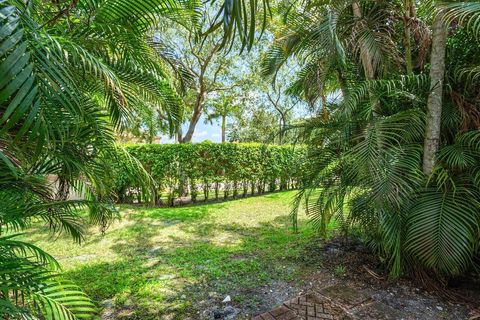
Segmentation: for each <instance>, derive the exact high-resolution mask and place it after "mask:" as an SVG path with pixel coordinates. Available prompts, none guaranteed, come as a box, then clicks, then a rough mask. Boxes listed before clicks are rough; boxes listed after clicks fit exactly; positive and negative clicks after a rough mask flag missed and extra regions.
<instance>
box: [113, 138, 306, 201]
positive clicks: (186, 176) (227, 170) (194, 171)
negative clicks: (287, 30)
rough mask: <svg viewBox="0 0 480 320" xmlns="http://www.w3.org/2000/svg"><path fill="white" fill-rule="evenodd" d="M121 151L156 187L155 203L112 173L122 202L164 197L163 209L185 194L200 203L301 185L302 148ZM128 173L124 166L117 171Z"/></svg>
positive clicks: (129, 181) (128, 180)
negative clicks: (143, 170) (147, 174)
mask: <svg viewBox="0 0 480 320" xmlns="http://www.w3.org/2000/svg"><path fill="white" fill-rule="evenodd" d="M126 150H127V151H128V152H129V153H130V154H131V155H132V156H133V157H135V158H136V159H138V161H140V163H141V164H142V165H143V167H144V168H145V170H146V171H147V172H148V173H149V174H150V176H151V177H152V179H153V180H154V182H155V185H156V191H157V192H156V194H155V197H156V198H155V199H149V198H145V197H143V194H144V193H143V192H141V190H138V187H137V186H138V184H137V183H136V182H135V181H134V180H132V179H131V176H130V175H128V172H125V171H124V169H120V170H117V171H116V173H115V177H116V190H117V193H118V199H119V201H121V202H128V201H133V200H135V201H146V202H148V201H152V200H155V202H156V203H157V204H158V203H159V202H160V198H161V196H162V193H163V194H166V196H167V199H168V200H167V204H168V205H173V201H174V200H175V198H177V197H180V196H183V195H187V194H189V195H190V196H191V199H192V201H193V202H195V201H196V198H197V195H198V194H199V193H202V194H203V198H204V200H205V201H206V200H208V199H209V198H216V199H218V198H219V196H220V192H221V193H222V195H221V196H222V197H223V198H225V199H226V198H228V197H230V196H232V197H233V198H236V197H245V196H247V194H248V193H249V194H255V193H258V194H261V193H264V192H272V191H275V190H288V189H291V188H295V187H297V186H298V185H299V184H300V183H301V179H302V172H303V170H302V169H303V167H304V166H305V165H306V164H305V163H304V157H305V148H303V147H302V146H289V145H284V146H276V145H262V144H255V143H251V144H226V143H221V144H220V143H217V144H215V143H207V142H206V143H198V144H171V145H167V144H164V145H134V146H128V147H126ZM118 167H119V168H128V166H125V165H123V166H118Z"/></svg>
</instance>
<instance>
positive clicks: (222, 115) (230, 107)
mask: <svg viewBox="0 0 480 320" xmlns="http://www.w3.org/2000/svg"><path fill="white" fill-rule="evenodd" d="M206 108H207V110H209V111H208V112H207V116H206V119H205V120H206V121H207V122H210V123H212V122H213V120H216V119H220V127H221V130H222V131H221V134H222V143H223V142H225V141H226V131H227V118H228V117H229V116H232V115H234V114H236V113H237V112H239V111H240V106H239V105H238V104H236V103H235V102H234V97H233V96H231V95H227V94H224V93H221V94H220V95H219V96H218V98H217V99H212V101H211V102H210V103H207V105H206Z"/></svg>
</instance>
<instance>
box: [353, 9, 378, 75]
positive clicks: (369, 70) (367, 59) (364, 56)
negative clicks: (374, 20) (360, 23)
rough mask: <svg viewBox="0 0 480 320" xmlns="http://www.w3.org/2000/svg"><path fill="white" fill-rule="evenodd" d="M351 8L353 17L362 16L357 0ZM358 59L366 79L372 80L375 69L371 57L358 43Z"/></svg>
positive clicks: (359, 17) (358, 17)
mask: <svg viewBox="0 0 480 320" xmlns="http://www.w3.org/2000/svg"><path fill="white" fill-rule="evenodd" d="M352 10H353V15H354V16H355V18H357V19H361V18H362V10H361V8H360V5H359V4H358V2H357V1H354V2H353V3H352ZM360 59H361V60H362V65H363V71H364V73H365V78H366V79H367V80H373V79H374V78H375V71H374V69H373V64H372V57H371V56H370V53H369V52H368V49H367V48H366V47H365V46H364V45H363V44H360Z"/></svg>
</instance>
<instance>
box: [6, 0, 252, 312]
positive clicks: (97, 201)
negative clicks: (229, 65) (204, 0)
mask: <svg viewBox="0 0 480 320" xmlns="http://www.w3.org/2000/svg"><path fill="white" fill-rule="evenodd" d="M198 7H199V3H198V2H197V1H173V0H135V1H134V0H113V1H105V0H72V1H66V0H63V1H53V0H52V1H40V0H33V1H21V0H2V1H0V21H1V24H0V75H1V80H0V115H1V118H0V200H1V201H0V288H1V289H0V317H2V318H22V319H24V318H25V319H27V318H28V319H36V318H42V319H78V318H90V317H92V316H93V315H94V314H95V308H94V306H93V304H92V302H91V301H90V300H89V299H88V298H87V297H86V296H85V295H84V294H83V293H82V292H81V291H80V290H79V289H78V288H77V287H75V286H74V285H73V284H71V283H69V282H67V281H65V280H62V279H61V277H60V275H59V273H58V264H57V263H56V261H55V259H54V258H53V257H51V256H50V255H48V253H46V252H44V251H42V250H41V249H39V248H37V247H35V246H34V245H32V244H30V243H28V242H24V241H22V240H20V238H18V234H17V233H18V232H19V231H21V230H24V229H26V228H27V227H28V226H29V225H30V224H31V223H32V222H34V221H38V220H43V221H45V222H46V224H47V225H48V227H49V228H50V229H51V230H52V232H54V233H58V232H66V233H68V234H70V235H71V236H72V238H73V239H74V240H75V241H77V242H80V241H81V240H82V239H83V237H84V235H83V225H82V219H81V218H80V216H79V214H78V209H80V208H88V212H89V218H90V221H91V223H93V224H97V225H99V226H100V227H101V229H102V231H104V230H105V229H106V228H107V227H108V225H109V223H110V222H111V221H112V219H113V218H114V217H116V215H117V212H116V210H115V207H114V206H113V202H114V201H115V197H114V192H113V189H114V188H113V181H112V179H111V177H112V175H113V172H114V171H115V170H118V169H119V168H114V167H113V166H112V161H111V160H112V159H114V158H115V157H121V158H126V159H127V165H126V167H125V168H120V169H121V170H125V171H126V172H127V173H128V174H130V175H131V177H132V179H135V180H136V181H137V182H138V184H139V185H141V186H143V187H144V193H145V194H146V196H148V195H149V194H150V189H151V185H152V184H151V179H150V178H149V176H148V174H146V173H145V171H144V170H143V168H142V167H141V166H140V165H139V163H138V162H137V161H136V160H135V159H134V158H132V157H130V156H129V155H128V154H127V153H125V152H123V151H122V150H121V149H119V148H118V147H116V146H115V144H114V142H115V132H116V131H121V130H123V129H128V128H129V127H131V126H132V121H131V120H132V119H134V118H135V117H137V116H138V115H139V114H140V113H141V112H142V111H144V110H145V109H154V110H156V112H157V113H158V114H159V115H161V118H162V119H165V122H166V123H167V124H168V125H169V129H170V132H171V133H173V132H175V131H176V127H177V126H178V125H179V123H180V122H181V115H182V114H183V104H182V100H181V99H180V98H179V96H178V94H177V91H176V89H175V87H176V86H175V85H174V82H175V81H174V80H173V78H172V76H173V74H172V72H171V70H170V69H169V68H168V66H167V65H168V61H167V60H165V57H164V56H161V55H160V54H159V53H158V52H157V51H156V50H155V48H154V47H155V46H154V43H153V34H152V33H153V31H152V30H153V29H154V28H155V26H156V25H157V23H158V22H159V21H160V20H161V19H170V20H171V21H173V22H174V23H178V24H179V25H182V26H183V27H186V28H190V27H191V26H192V25H194V24H195V23H196V21H197V17H198V14H197V8H198ZM254 9H256V4H255V3H252V2H246V1H245V2H243V1H234V2H231V1H226V2H225V3H224V4H223V5H221V8H220V14H219V15H217V16H216V17H217V18H216V20H215V23H214V24H213V25H212V26H211V28H210V30H214V29H216V28H218V27H220V26H221V25H222V24H223V21H225V25H224V39H225V41H224V42H223V44H222V45H223V46H225V45H226V44H228V43H229V42H230V41H233V37H232V35H233V34H240V38H241V39H242V41H243V43H244V44H245V46H247V47H251V44H252V43H253V35H254V34H255V27H254V26H255V24H254V21H253V20H252V18H251V16H250V13H251V12H253V10H254ZM241 20H244V21H246V22H247V21H249V22H250V23H251V24H252V27H249V28H248V29H243V28H242V27H239V25H238V24H237V21H241ZM237 29H238V32H237V31H235V30H237ZM122 162H123V161H119V163H122ZM48 177H54V178H55V179H56V182H57V187H55V186H54V185H52V183H50V182H49V180H48ZM71 190H75V191H76V192H79V193H81V194H83V195H84V198H85V200H81V201H72V200H68V195H69V192H70V191H71Z"/></svg>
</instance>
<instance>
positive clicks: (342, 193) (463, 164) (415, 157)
mask: <svg viewBox="0 0 480 320" xmlns="http://www.w3.org/2000/svg"><path fill="white" fill-rule="evenodd" d="M285 11H286V12H285V19H286V21H287V23H286V24H285V29H286V30H285V32H284V33H282V36H281V37H279V38H278V39H276V40H275V42H274V44H273V46H272V48H271V50H270V51H269V53H268V54H267V56H266V58H265V61H264V71H265V74H266V75H274V74H275V70H276V69H278V68H280V67H281V66H282V64H284V62H285V61H286V59H288V57H289V56H292V55H295V56H300V57H302V58H305V59H304V60H303V61H304V63H303V65H302V67H303V69H302V71H301V72H300V73H299V75H298V81H297V83H296V84H295V85H294V86H293V87H292V88H291V89H290V91H291V92H292V93H294V94H296V95H298V96H300V97H302V98H304V99H306V100H308V101H309V102H311V103H316V102H317V101H320V103H321V104H320V106H321V108H322V109H323V112H322V113H320V112H319V115H318V116H317V117H313V118H311V119H308V120H306V121H305V122H304V123H303V124H301V125H298V126H296V129H298V131H299V135H300V137H301V138H303V139H304V140H303V141H304V143H305V144H306V145H307V148H308V152H307V153H308V156H307V158H308V162H309V164H310V166H309V167H308V170H307V171H306V172H305V180H304V181H303V182H304V183H303V186H302V189H301V191H300V193H299V194H298V197H297V200H296V209H298V206H299V205H300V203H301V202H303V201H304V202H306V208H307V212H308V214H309V215H310V217H311V218H312V220H313V223H314V224H315V225H317V226H318V227H319V229H320V230H323V231H325V229H326V225H328V222H329V221H330V219H332V218H335V219H336V220H337V221H339V222H341V225H342V226H343V227H344V229H345V230H350V229H352V228H354V229H357V230H360V231H361V232H360V234H361V235H362V236H363V237H364V238H365V240H366V241H367V243H369V244H370V245H371V247H372V248H373V249H374V250H375V251H376V252H377V253H378V255H379V258H380V260H381V261H384V262H385V265H386V267H387V268H388V269H389V271H390V275H391V276H392V277H398V276H400V275H401V274H403V273H410V274H414V275H415V276H416V277H417V278H420V279H427V280H431V279H432V277H435V278H436V279H437V280H442V281H443V283H445V282H444V281H445V280H447V279H448V278H449V277H452V276H458V275H463V274H465V273H466V272H468V271H469V270H475V268H478V259H477V258H478V256H479V253H480V252H479V248H480V228H479V225H480V202H479V199H480V184H479V182H480V180H479V177H480V167H479V164H480V131H479V130H480V122H479V114H480V101H479V98H478V97H479V88H480V86H479V83H478V79H480V78H479V74H480V73H479V64H478V59H477V57H478V55H479V54H480V46H479V41H478V35H479V30H480V29H479V27H478V26H479V24H478V22H479V12H480V6H479V4H478V1H465V2H461V1H452V2H448V1H446V2H438V1H411V0H408V1H372V0H349V1H327V2H325V1H313V2H309V3H308V5H303V4H299V5H298V6H297V7H295V10H293V9H292V8H290V7H289V8H288V9H287V10H285ZM429 58H430V59H429ZM312 83H316V84H318V85H316V86H312V85H311V84H312ZM329 91H330V92H340V93H341V99H338V100H336V101H330V102H328V101H326V100H327V99H326V93H327V92H329ZM296 213H297V210H294V211H293V215H292V217H293V218H294V221H295V215H296ZM477 270H478V269H477Z"/></svg>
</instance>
